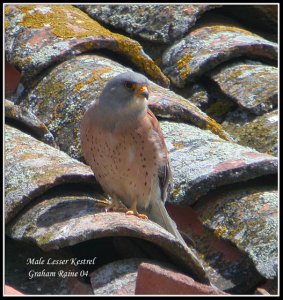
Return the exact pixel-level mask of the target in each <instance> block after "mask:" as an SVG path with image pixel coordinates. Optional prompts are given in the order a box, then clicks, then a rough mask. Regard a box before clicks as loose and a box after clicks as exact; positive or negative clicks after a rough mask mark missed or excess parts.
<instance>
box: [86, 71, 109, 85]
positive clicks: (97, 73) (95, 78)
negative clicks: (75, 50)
mask: <svg viewBox="0 0 283 300" xmlns="http://www.w3.org/2000/svg"><path fill="white" fill-rule="evenodd" d="M111 70H112V68H111V67H102V68H98V69H95V70H94V71H92V75H91V77H90V78H89V79H88V80H87V83H88V84H91V83H93V82H94V81H98V80H101V75H102V74H105V73H107V72H110V71H111Z"/></svg>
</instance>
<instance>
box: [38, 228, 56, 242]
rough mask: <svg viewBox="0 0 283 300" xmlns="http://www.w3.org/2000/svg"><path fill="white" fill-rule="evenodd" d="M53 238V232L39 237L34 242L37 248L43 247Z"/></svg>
mask: <svg viewBox="0 0 283 300" xmlns="http://www.w3.org/2000/svg"><path fill="white" fill-rule="evenodd" d="M53 237H54V234H53V232H51V231H50V232H48V233H46V234H45V235H44V236H40V237H38V238H37V239H36V242H37V244H38V246H43V245H47V244H48V243H49V242H50V240H52V238H53Z"/></svg>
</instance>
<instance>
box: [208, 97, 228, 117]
mask: <svg viewBox="0 0 283 300" xmlns="http://www.w3.org/2000/svg"><path fill="white" fill-rule="evenodd" d="M233 106H234V103H232V102H228V101H221V100H219V101H216V102H215V103H213V104H211V105H210V106H209V108H208V109H206V111H205V112H206V113H207V114H209V115H212V116H214V117H221V116H223V115H225V114H226V113H228V112H229V111H230V110H231V108H232V107H233Z"/></svg>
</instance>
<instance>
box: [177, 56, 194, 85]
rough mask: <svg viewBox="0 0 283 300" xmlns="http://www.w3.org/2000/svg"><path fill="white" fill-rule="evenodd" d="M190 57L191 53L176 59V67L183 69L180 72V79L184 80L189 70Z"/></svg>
mask: <svg viewBox="0 0 283 300" xmlns="http://www.w3.org/2000/svg"><path fill="white" fill-rule="evenodd" d="M192 58H193V55H192V54H191V53H189V54H187V55H185V56H183V57H182V58H181V59H180V60H178V61H177V69H183V71H182V72H181V73H180V77H181V78H182V80H185V79H186V78H187V76H188V75H189V73H190V71H191V68H190V67H189V66H188V65H189V63H190V61H191V60H192Z"/></svg>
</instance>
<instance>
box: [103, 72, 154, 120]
mask: <svg viewBox="0 0 283 300" xmlns="http://www.w3.org/2000/svg"><path fill="white" fill-rule="evenodd" d="M148 85H149V82H148V80H147V78H146V77H145V76H143V75H142V74H139V73H136V72H132V71H128V72H125V73H122V74H119V75H118V76H116V77H114V78H112V79H111V80H109V81H108V82H107V84H106V85H105V87H104V89H103V91H102V93H101V95H100V97H99V105H100V107H101V108H102V109H104V111H107V112H110V111H111V112H112V113H113V114H115V115H123V116H124V117H125V118H127V117H133V118H135V117H138V116H139V115H140V114H142V113H144V112H145V111H146V108H147V103H146V102H147V101H146V100H147V99H148V97H149V91H148Z"/></svg>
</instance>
